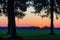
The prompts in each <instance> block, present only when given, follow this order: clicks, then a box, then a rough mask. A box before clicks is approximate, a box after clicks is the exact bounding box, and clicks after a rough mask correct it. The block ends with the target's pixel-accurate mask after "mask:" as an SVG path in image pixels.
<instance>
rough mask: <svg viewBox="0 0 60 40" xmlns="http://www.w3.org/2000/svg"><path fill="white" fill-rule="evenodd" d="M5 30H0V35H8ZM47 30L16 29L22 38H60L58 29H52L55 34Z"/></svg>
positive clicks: (28, 39)
mask: <svg viewBox="0 0 60 40" xmlns="http://www.w3.org/2000/svg"><path fill="white" fill-rule="evenodd" d="M6 33H7V31H6V30H0V36H1V37H4V38H6V37H8V35H7V34H6ZM49 33H50V31H49V30H18V31H17V35H18V36H21V37H22V39H23V40H40V39H44V40H49V39H54V40H58V39H60V30H56V31H54V33H55V35H49Z"/></svg>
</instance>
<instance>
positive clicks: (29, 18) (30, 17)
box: [0, 6, 60, 28]
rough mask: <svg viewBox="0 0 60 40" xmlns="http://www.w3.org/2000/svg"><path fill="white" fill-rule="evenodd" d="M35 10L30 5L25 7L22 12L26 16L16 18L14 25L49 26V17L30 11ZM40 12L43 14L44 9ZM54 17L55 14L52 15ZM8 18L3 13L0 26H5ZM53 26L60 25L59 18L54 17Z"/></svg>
mask: <svg viewBox="0 0 60 40" xmlns="http://www.w3.org/2000/svg"><path fill="white" fill-rule="evenodd" d="M32 11H35V10H34V8H33V7H32V6H30V7H28V8H27V11H26V12H24V13H25V14H26V16H25V17H24V18H23V19H18V18H16V26H22V27H24V26H25V27H28V26H38V27H40V28H42V27H44V26H50V19H49V18H47V17H45V18H43V19H42V18H41V17H40V16H38V15H35V14H34V13H33V14H32V13H31V12H32ZM41 13H42V14H44V11H41ZM54 17H55V16H54ZM7 25H8V20H7V17H5V16H4V15H3V16H1V17H0V26H7ZM54 26H55V27H59V26H60V18H59V19H58V20H56V19H55V18H54Z"/></svg>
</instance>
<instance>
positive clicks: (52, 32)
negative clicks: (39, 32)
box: [50, 0, 54, 35]
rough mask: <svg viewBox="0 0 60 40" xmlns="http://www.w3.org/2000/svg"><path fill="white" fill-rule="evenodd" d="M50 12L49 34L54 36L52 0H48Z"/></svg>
mask: <svg viewBox="0 0 60 40" xmlns="http://www.w3.org/2000/svg"><path fill="white" fill-rule="evenodd" d="M50 7H51V8H50V11H51V31H50V34H51V35H53V34H54V24H53V20H54V14H53V12H54V0H50Z"/></svg>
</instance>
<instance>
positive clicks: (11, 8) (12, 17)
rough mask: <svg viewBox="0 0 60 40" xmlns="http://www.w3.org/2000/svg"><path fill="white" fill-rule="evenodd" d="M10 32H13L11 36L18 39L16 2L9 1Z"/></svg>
mask: <svg viewBox="0 0 60 40" xmlns="http://www.w3.org/2000/svg"><path fill="white" fill-rule="evenodd" d="M7 4H8V5H7V6H8V8H7V11H8V31H9V32H10V31H11V36H12V37H16V35H17V34H16V24H15V14H14V0H8V3H7Z"/></svg>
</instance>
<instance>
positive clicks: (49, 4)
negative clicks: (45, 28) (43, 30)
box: [33, 0, 60, 35]
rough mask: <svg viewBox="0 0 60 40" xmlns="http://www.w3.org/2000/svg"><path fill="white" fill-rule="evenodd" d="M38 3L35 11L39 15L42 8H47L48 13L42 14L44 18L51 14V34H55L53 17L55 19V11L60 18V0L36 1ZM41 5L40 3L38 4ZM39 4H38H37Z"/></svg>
mask: <svg viewBox="0 0 60 40" xmlns="http://www.w3.org/2000/svg"><path fill="white" fill-rule="evenodd" d="M35 2H36V3H35V4H34V5H35V6H34V7H35V10H36V11H35V12H33V13H35V14H36V13H37V14H38V15H39V14H40V11H42V9H44V10H47V11H45V13H46V15H40V16H41V17H42V18H43V17H49V15H50V19H51V23H50V26H51V27H50V28H51V31H50V34H51V35H53V34H54V23H53V19H54V12H55V14H56V19H58V15H59V14H60V12H59V11H60V4H59V3H60V0H42V1H41V2H40V3H39V2H37V1H35ZM37 3H38V4H40V5H38V4H37ZM36 5H37V6H36Z"/></svg>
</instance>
